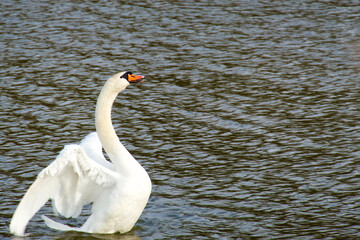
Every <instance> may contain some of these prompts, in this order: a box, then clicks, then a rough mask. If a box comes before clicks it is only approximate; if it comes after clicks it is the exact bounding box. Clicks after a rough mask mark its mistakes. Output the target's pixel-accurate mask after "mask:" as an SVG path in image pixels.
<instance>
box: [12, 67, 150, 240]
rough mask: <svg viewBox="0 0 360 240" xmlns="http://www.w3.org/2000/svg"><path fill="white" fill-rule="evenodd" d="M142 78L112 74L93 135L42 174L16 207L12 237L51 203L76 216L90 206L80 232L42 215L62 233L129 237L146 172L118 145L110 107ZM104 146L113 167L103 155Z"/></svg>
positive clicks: (145, 188) (145, 189) (145, 191)
mask: <svg viewBox="0 0 360 240" xmlns="http://www.w3.org/2000/svg"><path fill="white" fill-rule="evenodd" d="M142 79H143V77H142V76H134V75H132V73H130V72H122V73H118V74H115V75H114V76H113V77H111V78H109V79H108V80H107V82H106V84H105V86H104V87H103V89H102V90H101V93H100V96H99V98H98V101H97V105H96V113H95V123H96V131H97V132H96V133H91V134H89V135H88V136H87V137H85V138H84V140H83V141H81V143H80V144H79V145H77V144H72V145H67V146H65V147H64V149H63V150H62V151H61V152H60V154H59V155H58V157H57V158H56V159H55V161H53V162H52V163H51V164H50V165H49V166H48V167H47V168H45V169H44V170H43V171H41V172H40V173H39V175H38V177H37V179H36V180H35V182H34V183H33V184H32V185H31V187H30V188H29V190H28V191H27V192H26V194H25V196H24V197H23V199H22V200H21V202H20V204H19V206H18V207H17V209H16V211H15V213H14V216H13V218H12V220H11V223H10V232H11V233H13V234H15V235H19V236H22V235H24V233H25V228H26V225H27V223H28V222H29V220H30V219H31V218H32V217H33V215H34V214H35V213H36V212H37V211H38V210H39V209H40V208H41V207H42V206H43V205H44V204H45V203H46V202H47V201H48V199H52V200H53V207H54V211H55V212H56V213H60V214H61V215H63V216H65V217H78V216H79V214H80V212H81V210H82V207H83V206H84V205H86V204H89V203H93V205H92V209H91V212H92V213H91V215H90V216H89V218H88V219H87V220H86V222H85V223H84V225H83V226H81V227H80V228H73V227H69V226H66V225H63V224H61V223H57V222H55V221H53V220H51V219H49V218H47V217H45V216H43V219H44V220H45V222H46V224H47V225H48V226H49V227H51V228H55V229H58V230H62V231H69V230H74V231H81V232H89V233H115V232H120V233H124V232H128V231H130V230H131V229H132V227H133V226H134V224H135V223H136V221H137V219H138V218H139V217H140V215H141V213H142V211H143V209H144V207H145V205H146V203H147V201H148V198H149V196H150V192H151V181H150V178H149V176H148V174H147V173H146V171H145V169H144V168H143V167H142V166H141V165H140V164H139V163H138V162H137V161H136V160H135V159H134V158H133V157H132V155H131V154H130V153H129V152H128V151H127V150H126V148H125V147H124V146H123V145H122V144H121V143H120V141H119V139H118V137H117V135H116V133H115V130H114V128H113V126H112V122H111V108H112V104H113V102H114V100H115V98H116V96H117V95H118V93H119V92H121V91H122V90H124V89H125V88H126V87H127V86H128V85H129V84H130V83H132V82H138V81H141V80H142ZM102 147H103V148H104V150H105V151H106V153H107V154H108V156H109V158H110V160H111V162H112V163H110V162H108V161H107V160H106V159H105V158H104V155H103V153H102Z"/></svg>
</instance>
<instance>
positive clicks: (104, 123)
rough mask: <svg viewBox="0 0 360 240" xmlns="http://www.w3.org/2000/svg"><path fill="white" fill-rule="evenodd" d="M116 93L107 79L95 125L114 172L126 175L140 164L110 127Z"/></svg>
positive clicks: (101, 94)
mask: <svg viewBox="0 0 360 240" xmlns="http://www.w3.org/2000/svg"><path fill="white" fill-rule="evenodd" d="M125 87H126V86H124V88H123V89H125ZM121 91H122V90H121ZM118 93H119V91H116V90H114V87H113V84H112V82H111V79H109V80H108V81H107V82H106V83H105V85H104V87H103V89H102V90H101V92H100V96H99V98H98V101H97V104H96V112H95V125H96V131H97V133H98V136H99V139H100V142H101V144H102V145H103V148H104V150H105V152H106V153H107V154H108V156H109V158H110V160H111V162H112V163H113V164H114V166H115V169H116V171H117V172H121V173H124V174H127V173H129V171H130V172H131V171H133V170H134V168H136V166H140V164H139V163H138V162H137V161H136V160H135V159H134V158H133V157H132V155H131V154H130V153H129V152H128V151H127V150H126V148H125V147H124V146H123V145H122V144H121V142H120V141H119V138H118V137H117V135H116V132H115V130H114V127H113V125H112V121H111V108H112V105H113V103H114V101H115V98H116V96H117V95H118Z"/></svg>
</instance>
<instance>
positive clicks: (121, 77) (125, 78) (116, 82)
mask: <svg viewBox="0 0 360 240" xmlns="http://www.w3.org/2000/svg"><path fill="white" fill-rule="evenodd" d="M144 78H145V77H144V76H141V75H134V74H133V73H132V72H129V71H126V72H119V73H117V74H115V75H114V76H112V77H111V78H110V79H111V82H112V85H113V87H114V89H115V90H116V91H122V90H123V89H125V88H126V87H127V86H129V85H130V84H133V83H138V82H142V81H143V80H144ZM110 79H109V80H110Z"/></svg>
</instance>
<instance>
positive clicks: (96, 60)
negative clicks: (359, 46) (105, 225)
mask: <svg viewBox="0 0 360 240" xmlns="http://www.w3.org/2000/svg"><path fill="white" fill-rule="evenodd" d="M1 7H2V9H3V11H2V12H1V14H0V19H1V22H2V23H3V24H2V26H3V27H2V28H1V29H0V33H1V38H0V46H1V48H2V49H3V51H2V54H1V61H0V71H1V79H2V80H1V81H0V87H1V93H2V94H1V95H0V100H1V106H2V108H1V115H0V116H1V121H0V122H1V124H0V128H1V133H0V134H1V137H0V141H1V147H0V153H1V168H0V171H1V175H0V182H1V184H0V185H1V192H2V199H3V204H2V205H1V212H2V214H1V222H2V223H3V224H2V225H0V235H1V236H2V238H6V237H10V235H9V233H8V227H7V226H8V224H9V221H10V219H11V216H12V213H13V211H14V210H15V207H16V205H17V204H18V202H19V200H20V199H21V197H22V196H23V194H24V193H25V191H26V189H27V188H28V186H29V185H30V184H31V182H32V181H33V180H34V178H35V176H36V174H37V173H39V172H40V170H41V169H42V168H44V167H45V166H47V165H48V164H49V163H50V162H51V161H52V160H53V159H54V157H55V156H56V155H57V154H58V152H59V151H60V150H61V149H62V148H63V146H64V145H65V144H69V143H73V142H77V141H79V140H81V139H82V138H83V137H84V136H85V135H86V134H87V133H88V132H90V131H94V120H93V119H94V107H95V101H96V98H97V95H98V93H99V91H100V89H101V87H102V85H103V83H104V81H105V80H106V79H107V78H108V77H110V76H111V75H112V74H114V73H116V72H118V71H124V70H131V71H133V72H136V73H139V74H144V75H146V79H147V80H146V81H145V82H144V83H142V85H139V86H136V87H131V89H128V90H126V91H125V92H124V93H123V94H121V95H120V96H119V97H118V99H117V101H116V103H115V104H114V109H113V123H114V125H115V127H116V129H117V132H118V135H119V137H120V139H121V141H122V142H123V143H124V145H125V146H126V147H127V148H128V149H129V150H130V151H131V153H132V154H133V155H134V156H135V157H136V158H137V159H138V161H139V162H141V164H142V165H143V166H144V167H145V169H147V171H148V172H149V175H150V176H151V179H152V182H153V192H152V195H151V198H150V201H149V203H148V205H147V208H146V209H145V211H144V213H143V215H142V216H141V218H140V220H139V222H138V223H137V225H136V227H135V228H134V231H133V232H131V233H129V234H127V235H126V236H122V235H112V236H109V237H110V238H112V239H123V238H128V237H129V238H130V239H133V238H143V239H163V238H175V239H178V238H185V239H195V238H196V239H202V238H215V239H216V238H221V239H250V238H261V239H289V238H301V239H320V238H331V237H333V238H349V239H354V238H359V237H360V228H359V224H358V223H359V221H360V219H359V216H360V201H359V200H360V194H359V192H360V187H359V186H360V185H359V182H360V169H359V156H360V150H359V144H360V130H359V124H358V122H359V120H360V117H359V116H360V112H359V111H360V110H359V109H360V108H359V104H360V103H359V99H360V97H359V92H360V87H359V59H358V54H357V53H356V51H355V50H354V49H355V47H354V46H356V43H357V42H358V41H359V29H358V23H357V19H358V17H359V12H360V7H359V6H358V5H357V4H353V5H352V3H351V2H342V3H340V2H339V3H335V2H313V3H310V2H306V3H305V2H299V1H286V2H283V1H272V2H271V4H270V3H269V4H267V3H260V2H256V1H249V2H247V1H240V2H239V1H215V2H202V1H200V2H193V1H185V2H165V1H164V2H163V1H160V2H159V1H158V2H151V1H145V2H144V1H133V2H131V3H121V2H114V1H108V2H101V3H95V2H94V3H90V2H81V3H73V2H67V1H65V2H64V1H62V2H58V3H48V2H46V1H44V2H42V1H39V2H35V3H34V2H31V3H30V2H27V1H18V2H16V3H14V2H13V1H2V3H1ZM41 213H42V214H44V213H45V214H47V215H49V216H52V215H51V208H50V205H47V206H46V207H44V208H43V209H42V210H41ZM86 214H88V212H87V213H86ZM86 214H85V216H83V217H82V218H80V219H79V220H78V222H77V221H76V220H71V221H72V222H73V224H81V222H83V221H84V220H85V218H86ZM27 232H28V233H31V235H30V236H29V239H39V238H41V239H49V238H53V239H70V238H71V239H72V238H74V237H76V238H84V239H85V238H86V239H87V238H98V237H99V236H96V235H94V236H93V235H86V234H85V235H84V234H78V233H59V232H57V231H53V230H50V229H48V228H47V227H46V226H45V225H44V224H43V223H42V221H41V219H40V217H39V215H36V216H35V218H34V219H33V220H32V221H31V222H30V224H29V225H28V228H27ZM100 238H102V237H100Z"/></svg>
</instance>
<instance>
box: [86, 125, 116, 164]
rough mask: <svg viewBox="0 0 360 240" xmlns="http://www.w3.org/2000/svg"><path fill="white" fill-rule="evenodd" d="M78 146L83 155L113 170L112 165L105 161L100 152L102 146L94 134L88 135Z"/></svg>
mask: <svg viewBox="0 0 360 240" xmlns="http://www.w3.org/2000/svg"><path fill="white" fill-rule="evenodd" d="M80 146H81V147H82V148H83V149H84V151H85V153H86V154H87V155H88V156H89V158H91V159H92V160H95V161H96V162H97V163H99V164H101V165H103V166H104V167H107V168H108V169H111V170H114V165H113V164H112V163H111V162H109V161H107V160H106V159H105V157H104V154H103V152H102V145H101V142H100V139H99V137H98V135H97V133H96V132H93V133H90V134H88V135H87V136H86V137H85V138H84V139H83V140H82V141H81V143H80Z"/></svg>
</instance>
